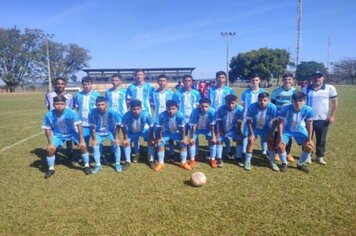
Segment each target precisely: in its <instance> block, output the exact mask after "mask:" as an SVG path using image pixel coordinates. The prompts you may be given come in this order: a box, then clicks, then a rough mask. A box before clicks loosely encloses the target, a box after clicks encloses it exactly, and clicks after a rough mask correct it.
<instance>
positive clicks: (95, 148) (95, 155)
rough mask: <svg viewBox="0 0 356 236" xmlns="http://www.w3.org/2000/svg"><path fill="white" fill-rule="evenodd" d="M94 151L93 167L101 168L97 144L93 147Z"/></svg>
mask: <svg viewBox="0 0 356 236" xmlns="http://www.w3.org/2000/svg"><path fill="white" fill-rule="evenodd" d="M93 149H94V161H95V165H97V166H101V161H100V145H99V144H97V145H95V146H94V147H93Z"/></svg>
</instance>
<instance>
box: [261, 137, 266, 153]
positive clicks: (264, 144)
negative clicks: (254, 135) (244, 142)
mask: <svg viewBox="0 0 356 236" xmlns="http://www.w3.org/2000/svg"><path fill="white" fill-rule="evenodd" d="M261 147H262V154H267V142H262V140H261Z"/></svg>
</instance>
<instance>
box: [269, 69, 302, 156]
mask: <svg viewBox="0 0 356 236" xmlns="http://www.w3.org/2000/svg"><path fill="white" fill-rule="evenodd" d="M294 83H295V80H294V75H293V74H292V73H286V74H284V75H283V76H282V86H279V87H278V88H276V89H274V90H273V91H272V94H271V102H272V103H273V104H275V105H276V106H277V109H278V111H280V110H281V108H282V107H283V106H287V105H290V104H292V95H293V93H294V92H295V91H297V90H296V88H295V87H293V86H294ZM277 133H278V132H276V135H275V137H277ZM291 147H292V139H290V140H289V142H288V144H287V146H286V152H287V159H288V161H289V162H294V161H295V160H294V158H293V156H292V155H291V154H290V150H291ZM276 160H277V157H276Z"/></svg>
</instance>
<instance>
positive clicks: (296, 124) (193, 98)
mask: <svg viewBox="0 0 356 236" xmlns="http://www.w3.org/2000/svg"><path fill="white" fill-rule="evenodd" d="M135 77H136V81H135V82H134V83H133V84H131V85H130V86H129V87H128V88H127V89H125V88H123V87H122V85H121V83H122V77H121V75H119V74H114V75H113V76H112V85H113V86H112V88H110V89H108V90H107V91H106V92H105V96H101V95H100V94H99V93H98V92H97V91H95V90H93V89H92V84H93V82H92V80H91V78H89V77H84V78H83V79H82V90H81V91H80V92H78V93H77V94H75V96H72V95H71V94H69V93H67V92H66V91H65V80H64V79H63V78H57V79H56V80H55V90H54V91H53V92H49V93H48V94H47V95H46V106H47V108H48V110H49V111H48V112H47V113H46V115H45V118H44V120H43V124H42V128H43V129H44V130H45V135H46V138H47V141H48V145H47V164H48V170H47V173H46V174H45V178H49V177H51V176H52V175H53V174H54V173H55V170H54V165H55V155H56V150H57V148H58V147H60V146H62V145H63V144H64V143H65V142H66V146H67V152H68V155H69V156H71V157H72V158H74V157H73V147H72V142H74V143H75V144H77V145H78V147H79V150H80V152H81V157H82V161H83V164H84V172H85V174H87V175H89V174H96V173H98V172H100V171H101V170H102V165H101V154H102V151H103V142H104V141H105V140H109V142H110V143H111V146H112V152H113V153H114V156H115V164H114V168H115V170H116V172H121V171H125V170H127V169H129V168H130V166H131V162H138V161H139V159H140V137H141V138H142V139H143V140H144V141H145V142H147V150H148V153H147V155H148V161H149V164H150V167H151V168H152V169H153V170H154V171H162V170H163V169H164V165H165V164H164V159H165V149H166V148H165V147H166V146H167V145H168V147H169V156H170V157H173V156H174V148H175V145H177V146H178V147H179V155H180V166H181V168H183V169H186V170H192V169H194V168H195V167H196V165H197V162H196V158H198V157H199V156H198V155H197V150H199V149H197V148H198V147H199V135H204V136H205V138H206V140H207V142H208V145H209V155H208V157H206V158H207V159H208V161H209V164H210V165H211V167H212V168H217V167H220V168H221V167H223V165H224V162H223V144H225V153H226V156H227V158H228V159H230V160H231V161H236V163H237V164H238V165H239V166H241V167H243V168H244V169H245V170H251V169H252V165H251V158H252V153H253V149H254V145H255V142H256V140H257V138H258V137H260V141H261V148H262V156H264V157H265V158H266V159H268V160H269V162H270V166H271V168H272V169H273V170H274V171H282V172H285V171H287V167H288V162H293V161H294V158H293V156H292V155H290V149H291V145H292V138H294V139H295V140H296V143H297V144H298V145H299V146H301V147H302V150H301V155H300V158H299V160H298V162H297V169H299V170H302V171H305V172H309V169H308V167H307V165H306V164H307V163H309V162H311V153H312V152H313V150H314V143H313V141H312V140H313V133H315V135H316V141H317V143H316V159H315V160H316V162H318V163H319V164H322V165H325V164H326V162H325V160H324V152H325V144H326V135H327V130H328V126H329V124H332V123H333V122H334V121H335V114H336V110H337V106H338V101H337V92H336V90H335V87H333V86H332V85H329V84H325V83H324V75H323V74H322V73H321V72H315V73H313V74H312V76H311V82H310V85H308V86H306V87H304V88H303V90H302V91H303V92H300V91H297V89H296V88H295V87H293V86H294V82H295V81H294V76H293V74H291V73H288V74H285V75H284V76H283V78H282V85H281V86H280V87H278V88H276V89H275V90H274V91H273V92H272V94H271V95H269V93H268V92H266V91H265V90H264V89H263V88H260V87H259V84H260V82H261V80H260V77H259V75H258V74H253V75H251V77H250V82H249V88H248V89H246V90H245V91H244V92H243V93H242V94H241V101H240V103H241V105H239V104H238V97H237V96H236V95H234V91H233V90H232V89H231V88H230V87H228V86H226V85H225V83H226V73H225V72H223V71H218V72H217V73H216V80H215V85H214V86H212V87H210V88H209V90H208V92H207V93H206V94H204V95H205V96H204V95H203V96H201V94H200V93H199V92H198V91H197V90H195V89H193V88H192V85H193V78H192V76H190V75H186V76H184V78H183V87H182V88H181V89H179V90H177V91H175V92H174V91H172V90H171V89H169V88H167V79H168V78H167V77H166V76H165V75H160V76H158V81H157V82H158V88H157V89H153V87H152V86H151V85H150V84H149V83H146V82H145V74H144V71H143V70H141V69H138V70H136V72H135ZM329 102H330V103H331V108H329ZM152 111H153V114H152ZM313 124H314V125H313ZM89 141H91V142H90V143H89ZM231 141H233V142H235V143H236V148H235V150H236V153H235V154H233V153H232V151H231V150H232V149H231ZM89 145H90V146H91V147H92V149H91V150H92V153H93V157H94V161H95V167H94V168H91V167H90V163H89V152H88V148H89ZM121 149H122V150H123V152H124V155H123V156H124V158H125V162H124V164H121ZM131 156H133V158H131ZM278 159H279V160H280V161H281V165H280V166H278V165H277V164H276V161H277V160H278ZM74 161H78V160H75V159H74Z"/></svg>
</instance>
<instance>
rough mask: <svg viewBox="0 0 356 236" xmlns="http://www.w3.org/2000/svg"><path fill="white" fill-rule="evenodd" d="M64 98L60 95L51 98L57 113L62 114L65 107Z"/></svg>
mask: <svg viewBox="0 0 356 236" xmlns="http://www.w3.org/2000/svg"><path fill="white" fill-rule="evenodd" d="M66 100H67V99H66V97H65V96H62V95H58V96H55V97H54V98H53V106H54V109H55V110H56V111H57V112H63V111H64V108H65V107H66Z"/></svg>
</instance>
